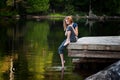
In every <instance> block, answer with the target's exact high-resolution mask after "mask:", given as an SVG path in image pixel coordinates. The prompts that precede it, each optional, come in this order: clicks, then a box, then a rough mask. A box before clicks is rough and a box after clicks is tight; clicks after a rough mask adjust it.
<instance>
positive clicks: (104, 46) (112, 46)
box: [68, 36, 120, 51]
mask: <svg viewBox="0 0 120 80" xmlns="http://www.w3.org/2000/svg"><path fill="white" fill-rule="evenodd" d="M68 49H79V50H80V49H81V50H108V51H110V50H111V51H120V36H110V37H83V38H79V39H78V41H77V42H75V43H70V45H68Z"/></svg>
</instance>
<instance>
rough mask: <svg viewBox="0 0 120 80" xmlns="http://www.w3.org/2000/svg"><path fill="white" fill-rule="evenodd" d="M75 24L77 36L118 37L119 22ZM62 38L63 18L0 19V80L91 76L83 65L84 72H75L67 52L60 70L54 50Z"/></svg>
mask: <svg viewBox="0 0 120 80" xmlns="http://www.w3.org/2000/svg"><path fill="white" fill-rule="evenodd" d="M75 22H77V23H78V25H79V37H84V36H118V35H120V21H109V20H107V21H104V22H103V21H96V22H94V21H92V22H89V23H88V24H86V20H83V19H81V20H76V19H75ZM92 23H93V24H92ZM91 24H92V26H89V25H91ZM64 39H65V37H64V31H63V27H62V19H61V20H51V19H39V20H22V19H20V20H9V19H7V20H5V19H3V20H0V80H83V79H84V78H85V77H87V76H88V75H91V74H92V73H93V72H94V71H90V68H89V67H87V66H84V65H83V66H82V67H87V70H82V69H78V70H75V67H74V65H73V64H72V59H71V58H69V57H68V56H67V52H66V53H65V60H66V63H65V69H64V70H61V64H60V58H59V55H58V53H57V48H58V46H59V45H60V43H61V42H62V41H63V40H64ZM81 65H82V64H81Z"/></svg>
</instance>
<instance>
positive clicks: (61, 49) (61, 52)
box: [58, 40, 66, 54]
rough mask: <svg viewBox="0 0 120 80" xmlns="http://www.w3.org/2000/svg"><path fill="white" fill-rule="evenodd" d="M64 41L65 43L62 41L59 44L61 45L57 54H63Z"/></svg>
mask: <svg viewBox="0 0 120 80" xmlns="http://www.w3.org/2000/svg"><path fill="white" fill-rule="evenodd" d="M65 41H66V40H64V41H63V42H62V43H61V45H60V46H59V48H58V53H59V54H63V52H64V49H65V47H66V46H64V44H65Z"/></svg>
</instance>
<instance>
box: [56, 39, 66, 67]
mask: <svg viewBox="0 0 120 80" xmlns="http://www.w3.org/2000/svg"><path fill="white" fill-rule="evenodd" d="M65 42H66V40H64V41H63V42H62V44H61V45H60V46H59V48H58V53H59V55H60V59H61V65H62V68H64V63H65V61H64V54H63V50H64V49H65V46H64V43H65Z"/></svg>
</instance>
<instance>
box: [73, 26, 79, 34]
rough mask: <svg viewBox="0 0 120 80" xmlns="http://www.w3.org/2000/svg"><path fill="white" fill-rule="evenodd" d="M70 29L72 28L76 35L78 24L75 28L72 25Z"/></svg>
mask: <svg viewBox="0 0 120 80" xmlns="http://www.w3.org/2000/svg"><path fill="white" fill-rule="evenodd" d="M72 29H73V31H74V33H75V35H76V36H78V26H76V27H75V29H74V28H73V27H72Z"/></svg>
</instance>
